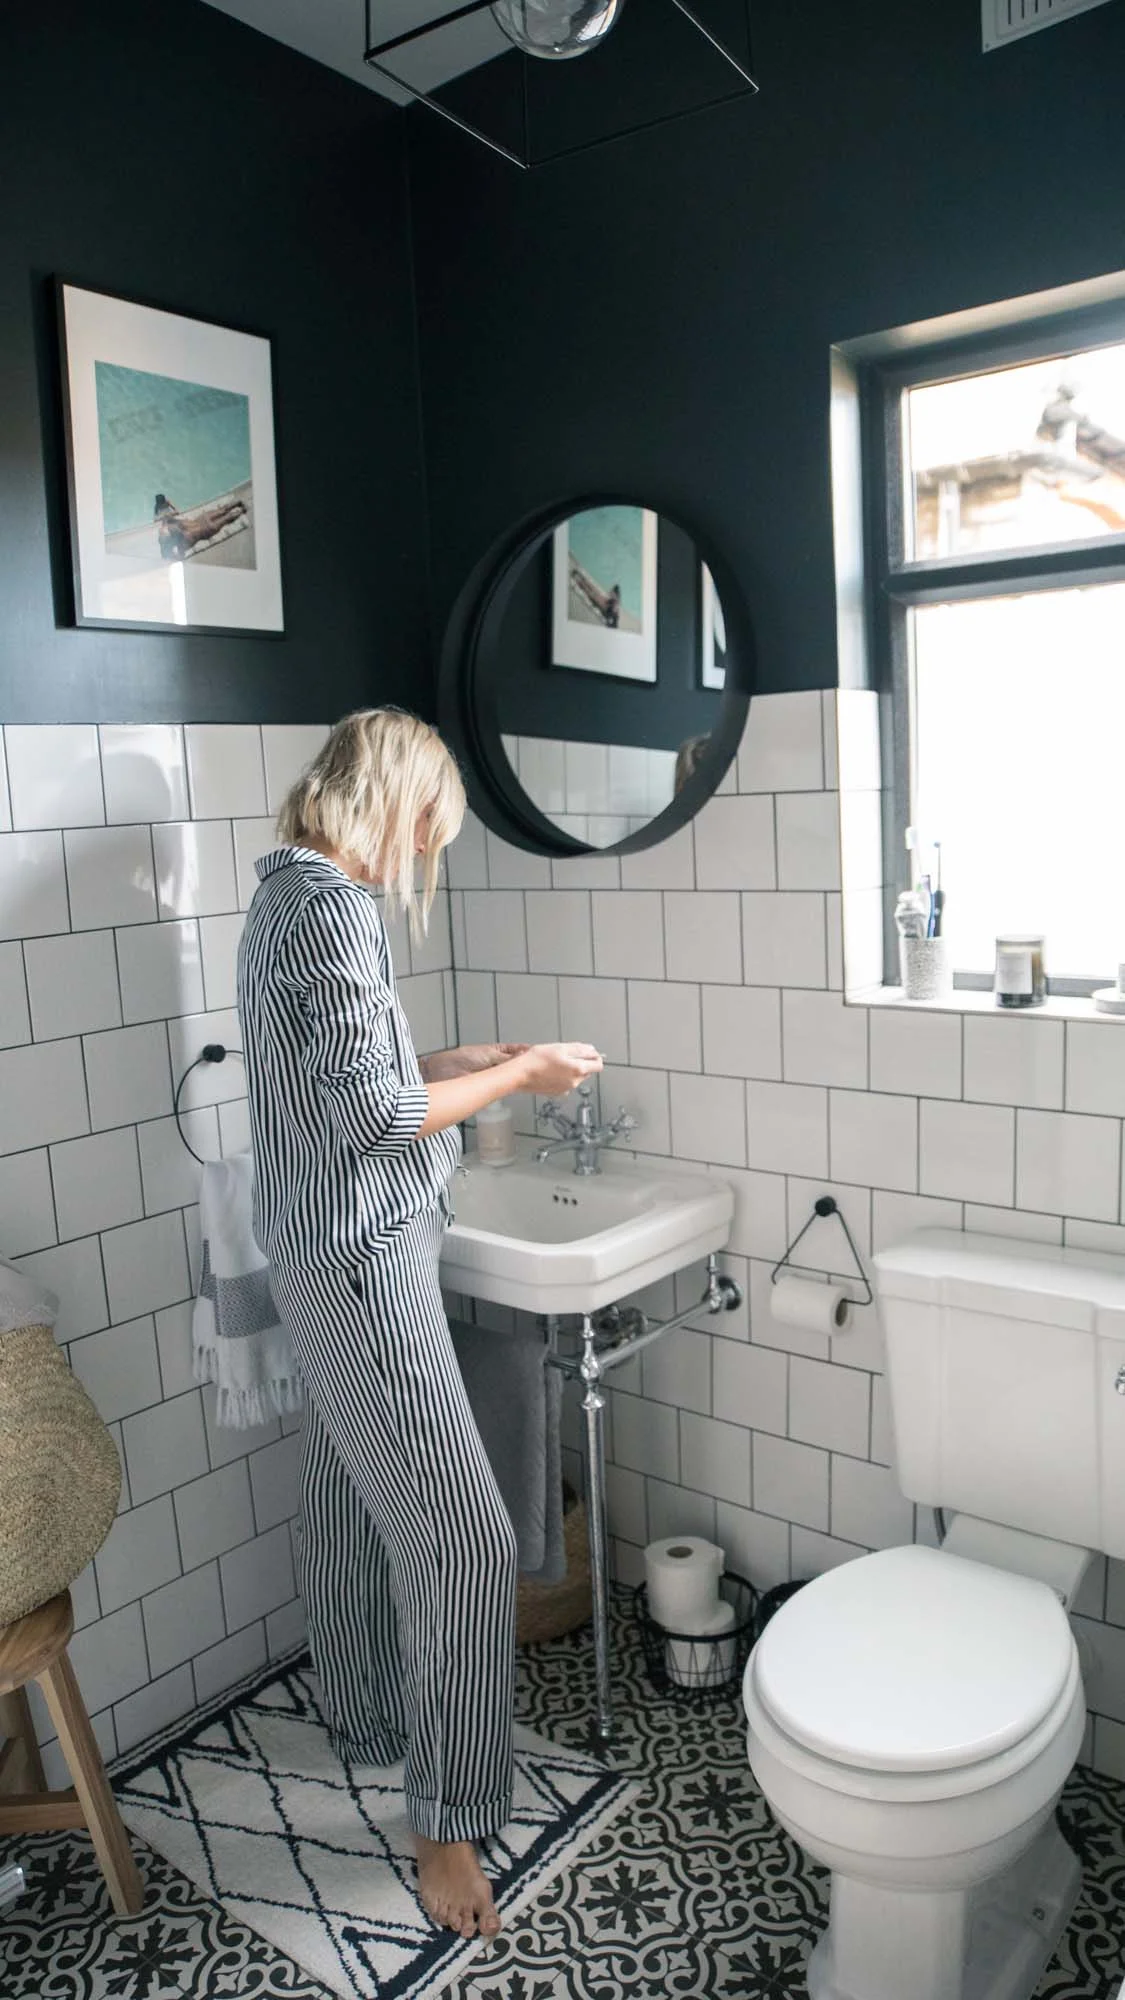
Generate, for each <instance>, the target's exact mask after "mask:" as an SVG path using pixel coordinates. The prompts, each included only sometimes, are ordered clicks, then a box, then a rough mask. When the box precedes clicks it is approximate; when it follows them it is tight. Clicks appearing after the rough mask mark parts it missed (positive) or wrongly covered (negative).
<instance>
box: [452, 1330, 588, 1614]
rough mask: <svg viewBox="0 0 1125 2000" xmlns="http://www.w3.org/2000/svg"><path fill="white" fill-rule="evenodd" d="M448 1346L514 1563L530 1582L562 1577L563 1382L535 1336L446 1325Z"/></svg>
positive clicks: (553, 1580)
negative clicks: (507, 1522)
mask: <svg viewBox="0 0 1125 2000" xmlns="http://www.w3.org/2000/svg"><path fill="white" fill-rule="evenodd" d="M450 1330H451V1332H452V1334H453V1346H454V1349H455V1351H456V1355H457V1360H458V1363H459V1365H460V1369H461V1374H462V1376H463V1378H464V1382H465V1388H466V1391H467V1393H468V1398H469V1403H470V1405H471V1408H472V1412H473V1416H474V1417H475V1419H476V1425H477V1429H478V1430H479V1432H480V1434H481V1440H482V1442H483V1444H484V1448H485V1451H486V1452H487V1453H488V1457H489V1461H490V1463H491V1466H492V1470H493V1472H494V1473H495V1475H496V1484H497V1486H498V1487H499V1488H500V1497H501V1499H502V1500H503V1502H504V1505H505V1507H506V1508H507V1510H508V1513H509V1514H510V1515H511V1519H512V1526H513V1527H514V1528H515V1531H516V1546H517V1551H518V1558H519V1566H520V1570H521V1573H522V1574H523V1575H524V1576H527V1577H532V1578H534V1580H535V1582H536V1583H558V1582H560V1581H561V1579H562V1578H563V1577H564V1576H565V1575H566V1550H565V1547H564V1543H563V1507H562V1444H561V1441H560V1437H559V1416H560V1411H561V1405H562V1377H561V1375H560V1374H559V1371H558V1369H557V1368H549V1367H548V1366H547V1361H546V1349H545V1347H544V1345H543V1341H542V1339H541V1337H540V1335H539V1334H537V1333H535V1332H533V1331H528V1332H519V1333H494V1332H492V1331H491V1330H490V1329H489V1328H488V1327H483V1326H469V1325H468V1324H467V1323H466V1322H465V1321H464V1320H453V1321H451V1322H450Z"/></svg>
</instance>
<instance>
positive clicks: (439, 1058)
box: [419, 1042, 528, 1083]
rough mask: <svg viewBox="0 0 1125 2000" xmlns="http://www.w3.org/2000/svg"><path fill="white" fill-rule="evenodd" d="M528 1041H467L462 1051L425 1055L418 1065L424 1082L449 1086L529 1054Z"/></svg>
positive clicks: (452, 1050) (451, 1050)
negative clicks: (456, 1078)
mask: <svg viewBox="0 0 1125 2000" xmlns="http://www.w3.org/2000/svg"><path fill="white" fill-rule="evenodd" d="M527 1047H528V1044H527V1043H526V1042H467V1043H466V1044H465V1046H464V1047H463V1048H459V1049H442V1050H441V1051H440V1052H439V1053H438V1054H437V1055H432V1056H423V1057H422V1060H421V1062H420V1064H419V1068H420V1069H421V1072H422V1079H423V1082H425V1083H447V1082H448V1080H449V1078H450V1077H452V1076H475V1075H476V1073H477V1071H478V1070H482V1069H495V1067H496V1065H497V1063H502V1062H510V1061H511V1059H512V1057H513V1056H522V1055H523V1054H525V1053H526V1050H527Z"/></svg>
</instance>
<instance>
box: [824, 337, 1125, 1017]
mask: <svg viewBox="0 0 1125 2000" xmlns="http://www.w3.org/2000/svg"><path fill="white" fill-rule="evenodd" d="M1118 342H1121V343H1125V302H1121V301H1115V302H1113V303H1112V304H1099V305H1096V306H1090V307H1075V308H1072V309H1070V310H1067V311H1064V312H1060V313H1052V314H1050V315H1045V316H1044V317H1042V318H1039V319H1033V320H1025V321H1021V322H1020V323H1019V324H1009V325H1008V326H1006V327H1001V328H997V329H995V330H993V331H991V332H988V333H980V332H975V333H973V334H971V335H962V336H958V337H954V338H952V339H947V340H943V341H938V342H935V343H933V344H932V345H929V346H924V347H916V348H911V349H910V350H909V351H905V352H900V353H888V354H884V355H881V356H879V357H878V358H876V359H865V360H864V361H863V362H862V363H861V364H860V366H859V368H858V371H857V389H858V397H859V424H860V435H859V448H860V460H861V474H862V492H863V541H864V563H863V567H864V622H865V626H866V646H867V652H868V659H869V662H870V669H871V678H872V684H873V685H874V687H875V689H876V690H877V693H878V697H879V719H880V735H881V742H882V760H883V768H882V780H883V855H884V868H883V874H884V890H883V904H884V907H883V979H884V983H885V984H886V985H888V986H897V985H898V983H899V971H898V937H897V932H896V930H895V925H894V906H895V902H896V899H897V897H898V893H899V890H900V889H902V888H905V887H906V886H907V865H906V846H905V832H906V828H907V826H908V825H909V824H910V776H911V773H910V740H911V730H910V692H911V690H910V661H909V637H908V633H909V614H910V612H911V611H912V610H913V609H914V608H915V607H916V606H918V605H925V604H950V603H958V602H962V601H964V600H965V599H967V598H973V597H1002V596H1017V595H1020V596H1022V595H1025V594H1026V593H1027V592H1028V591H1033V590H1061V589H1067V588H1074V587H1075V586H1077V585H1079V584H1081V583H1086V582H1088V583H1119V582H1125V534H1121V535H1106V536H1101V537H1099V538H1098V539H1097V540H1095V541H1083V542H1067V543H1046V544H1042V545H1040V546H1038V547H1034V548H1023V549H1017V550H1014V551H1013V552H1012V553H1010V554H998V553H997V552H996V551H995V550H988V551H985V552H984V553H981V554H979V555H966V556H939V557H931V558H928V559H923V560H913V559H912V560H907V558H906V555H905V529H906V521H907V518H908V508H907V494H906V491H905V487H906V478H905V473H906V468H905V466H904V463H903V451H902V417H901V412H902V397H903V393H904V391H905V390H907V389H912V388H918V387H923V386H925V385H926V384H928V383H934V382H946V381H952V380H955V379H956V378H958V377H963V376H970V375H982V374H986V373H988V372H990V371H992V370H998V369H1002V368H1008V367H1016V366H1018V365H1019V364H1020V363H1021V362H1033V361H1044V360H1050V359H1051V358H1052V356H1055V355H1057V356H1058V357H1059V359H1060V360H1064V359H1066V358H1067V357H1069V356H1071V355H1074V354H1079V353H1082V352H1084V351H1085V350H1087V349H1089V348H1093V347H1106V346H1112V345H1114V344H1115V343H1118ZM1114 969H1115V968H1110V970H1114ZM1104 982H1105V974H1104V972H1103V974H1102V975H1101V976H1097V975H1091V976H1089V977H1086V976H1082V977H1079V976H1068V975H1063V976H1055V977H1049V978H1048V990H1049V991H1051V992H1053V993H1056V994H1072V995H1089V994H1090V993H1091V992H1092V991H1093V990H1094V989H1095V987H1097V986H1099V985H1102V984H1104ZM991 983H992V980H991V975H990V974H987V973H968V972H964V971H960V970H957V971H955V975H954V985H955V987H957V988H959V989H961V990H963V991H972V990H978V991H979V990H987V989H988V988H989V987H990V986H991Z"/></svg>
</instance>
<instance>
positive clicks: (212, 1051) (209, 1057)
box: [172, 1042, 242, 1167]
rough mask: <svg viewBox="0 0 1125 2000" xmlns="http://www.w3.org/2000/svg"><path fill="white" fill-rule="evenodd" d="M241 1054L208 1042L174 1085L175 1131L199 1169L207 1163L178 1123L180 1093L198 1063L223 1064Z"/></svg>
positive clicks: (240, 1051) (237, 1050)
mask: <svg viewBox="0 0 1125 2000" xmlns="http://www.w3.org/2000/svg"><path fill="white" fill-rule="evenodd" d="M241 1054H242V1050H241V1049H228V1048H224V1046H223V1044H222V1042H208V1043H207V1044H206V1046H205V1047H204V1048H203V1049H202V1050H201V1051H200V1053H199V1054H198V1055H197V1056H196V1058H195V1061H194V1062H190V1063H189V1064H188V1066H187V1068H186V1069H185V1071H184V1073H183V1075H182V1077H181V1078H180V1080H179V1082H178V1084H177V1085H176V1095H175V1097H174V1098H173V1099H172V1116H173V1118H174V1119H175V1121H176V1130H177V1132H178V1133H179V1135H180V1139H181V1141H182V1143H183V1144H184V1145H185V1146H186V1147H187V1149H188V1152H189V1153H190V1154H191V1157H192V1159H193V1160H197V1161H198V1162H199V1165H200V1166H201V1167H205V1166H206V1164H207V1162H206V1160H203V1159H200V1157H199V1154H198V1153H197V1152H196V1150H195V1147H194V1146H193V1145H192V1143H191V1141H190V1139H189V1138H188V1137H187V1134H186V1133H185V1131H184V1128H183V1126H182V1125H181V1123H180V1092H181V1091H182V1090H183V1087H184V1085H185V1083H186V1082H187V1080H188V1078H189V1076H190V1075H191V1073H192V1070H193V1069H198V1068H199V1065H200V1063H221V1062H225V1061H226V1059H227V1057H228V1056H240V1055H241Z"/></svg>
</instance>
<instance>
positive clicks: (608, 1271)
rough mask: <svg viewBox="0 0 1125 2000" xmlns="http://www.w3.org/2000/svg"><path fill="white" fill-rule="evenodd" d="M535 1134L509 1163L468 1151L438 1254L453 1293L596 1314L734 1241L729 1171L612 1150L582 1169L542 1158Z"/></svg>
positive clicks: (549, 1310)
mask: <svg viewBox="0 0 1125 2000" xmlns="http://www.w3.org/2000/svg"><path fill="white" fill-rule="evenodd" d="M532 1143H533V1142H529V1144H528V1147H527V1150H522V1151H521V1152H520V1154H519V1157H518V1158H517V1159H516V1160H514V1161H513V1162H512V1165H511V1166H508V1167H482V1166H481V1165H480V1164H479V1162H478V1161H477V1159H476V1157H475V1155H474V1154H472V1153H470V1154H469V1155H468V1156H467V1159H466V1162H465V1165H466V1168H467V1171H466V1172H463V1173H460V1174H457V1175H455V1177H454V1181H453V1185H452V1188H451V1190H450V1192H451V1194H452V1198H453V1203H454V1208H455V1212H456V1213H455V1219H454V1221H453V1223H452V1224H451V1225H450V1227H449V1229H448V1230H447V1231H446V1234H445V1239H444V1242H443V1244H442V1252H441V1279H442V1283H443V1284H444V1285H447V1286H449V1287H451V1288H452V1289H453V1290H454V1291H459V1292H466V1293H468V1294H469V1295H470V1297H473V1298H478V1299H492V1300H494V1301H495V1302H496V1304H498V1305H505V1306H522V1307H523V1308H524V1310H525V1311H528V1312H537V1313H581V1312H596V1311H597V1310H598V1308H599V1307H600V1306H605V1305H610V1304H612V1303H613V1302H614V1301H615V1300H618V1299H622V1298H625V1297H626V1296H627V1295H628V1294H629V1293H630V1292H635V1291H639V1290H640V1288H641V1286H642V1285H650V1284H654V1283H655V1281H656V1280H657V1279H658V1278H664V1277H667V1275H668V1273H669V1272H670V1271H677V1270H680V1269H682V1267H683V1266H684V1265H685V1264H692V1263H695V1262H697V1261H698V1260H699V1259H700V1258H702V1257H706V1256H707V1255H708V1253H709V1252H710V1251H712V1250H721V1249H722V1248H723V1245H724V1244H725V1243H726V1240H727V1237H728V1236H729V1234H730V1226H731V1219H732V1216H733V1213H734V1195H733V1193H732V1191H731V1189H730V1188H729V1187H728V1186H727V1185H726V1183H725V1182H724V1181H721V1180H712V1179H711V1177H710V1175H708V1174H704V1173H693V1172H691V1171H690V1170H688V1171H685V1170H684V1169H682V1168H679V1167H675V1166H672V1167H669V1168H664V1167H660V1166H653V1165H652V1164H651V1163H650V1162H645V1163H643V1164H642V1163H641V1162H639V1161H637V1160H633V1159H630V1158H629V1157H628V1155H626V1154H623V1153H614V1152H612V1151H609V1150H607V1151H606V1152H604V1153H603V1154H602V1156H601V1169H602V1171H601V1172H600V1173H599V1174H595V1175H592V1176H591V1177H589V1178H582V1177H580V1176H579V1175H577V1174H574V1173H572V1172H570V1171H569V1169H567V1168H566V1167H565V1166H564V1167H563V1169H562V1171H560V1163H559V1160H558V1159H557V1158H555V1159H554V1160H552V1161H550V1162H548V1163H546V1164H544V1165H542V1166H540V1165H539V1164H537V1162H536V1161H535V1159H534V1158H533V1156H532V1151H531V1145H532ZM564 1158H565V1156H564Z"/></svg>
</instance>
